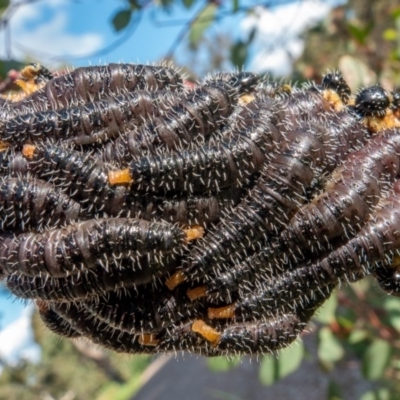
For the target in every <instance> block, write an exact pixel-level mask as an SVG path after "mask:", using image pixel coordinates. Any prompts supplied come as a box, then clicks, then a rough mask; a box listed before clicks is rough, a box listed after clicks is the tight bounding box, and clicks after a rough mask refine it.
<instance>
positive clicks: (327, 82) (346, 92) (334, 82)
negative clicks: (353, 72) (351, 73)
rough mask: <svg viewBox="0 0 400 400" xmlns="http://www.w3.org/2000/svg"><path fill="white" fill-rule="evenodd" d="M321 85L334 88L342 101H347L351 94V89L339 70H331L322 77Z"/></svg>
mask: <svg viewBox="0 0 400 400" xmlns="http://www.w3.org/2000/svg"><path fill="white" fill-rule="evenodd" d="M321 87H322V88H323V89H332V90H334V91H335V92H336V93H337V94H338V95H339V97H340V99H341V100H342V101H343V103H347V102H348V101H349V99H350V96H351V90H350V87H349V85H348V84H347V82H346V81H345V80H344V78H343V75H342V74H341V73H340V72H333V73H330V74H327V75H325V76H324V77H323V79H322V83H321Z"/></svg>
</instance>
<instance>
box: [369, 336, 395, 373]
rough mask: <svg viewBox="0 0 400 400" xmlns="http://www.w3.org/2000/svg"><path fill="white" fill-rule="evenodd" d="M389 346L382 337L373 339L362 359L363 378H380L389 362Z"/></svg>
mask: <svg viewBox="0 0 400 400" xmlns="http://www.w3.org/2000/svg"><path fill="white" fill-rule="evenodd" d="M391 351H392V349H391V347H390V344H389V343H388V342H386V341H385V340H382V339H376V340H374V341H373V342H372V343H371V344H370V345H369V346H368V348H367V350H366V351H365V353H364V357H363V361H362V372H363V375H364V376H365V378H367V379H370V380H377V379H380V378H382V376H383V373H384V372H385V369H386V367H387V365H388V363H389V360H390V355H391Z"/></svg>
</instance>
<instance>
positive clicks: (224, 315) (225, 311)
mask: <svg viewBox="0 0 400 400" xmlns="http://www.w3.org/2000/svg"><path fill="white" fill-rule="evenodd" d="M234 316H235V304H229V306H224V307H219V308H209V309H208V318H210V319H230V318H233V317H234Z"/></svg>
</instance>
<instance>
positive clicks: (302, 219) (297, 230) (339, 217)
mask: <svg viewBox="0 0 400 400" xmlns="http://www.w3.org/2000/svg"><path fill="white" fill-rule="evenodd" d="M399 154H400V135H399V132H398V131H397V130H393V131H387V132H384V133H382V134H381V135H380V136H379V137H377V138H374V139H371V140H370V141H369V142H368V143H367V144H366V146H365V147H363V148H362V149H361V150H359V151H356V152H354V153H352V154H351V155H350V156H349V157H348V158H347V160H346V161H345V162H344V164H343V165H342V166H341V167H340V168H338V169H337V170H336V171H334V172H333V174H332V176H331V177H330V182H329V183H328V185H327V187H326V190H325V191H324V192H323V193H322V194H321V195H319V196H317V197H316V198H314V199H313V200H312V202H311V203H309V204H306V205H305V206H303V207H302V208H301V209H300V210H299V212H298V213H297V214H296V215H295V216H294V217H293V218H292V220H291V221H290V223H289V224H288V227H287V229H286V231H285V232H283V234H282V248H287V246H288V245H289V246H290V248H292V249H293V252H294V257H296V258H300V259H301V258H302V257H304V254H303V250H309V252H311V253H318V252H321V251H323V250H324V249H325V250H326V249H327V247H329V244H330V243H331V242H332V240H333V239H335V238H338V237H343V236H345V237H347V238H349V237H352V236H354V235H355V234H356V233H357V232H358V231H359V230H360V228H361V226H362V225H363V223H364V221H365V219H366V218H367V216H368V214H369V212H370V210H371V208H372V207H373V206H374V205H375V204H376V203H377V202H378V201H379V198H380V197H381V193H382V191H385V189H386V190H387V189H388V187H389V185H390V184H391V183H392V182H393V181H394V179H395V177H396V176H398V174H399V168H400V158H399ZM321 238H322V239H323V240H321Z"/></svg>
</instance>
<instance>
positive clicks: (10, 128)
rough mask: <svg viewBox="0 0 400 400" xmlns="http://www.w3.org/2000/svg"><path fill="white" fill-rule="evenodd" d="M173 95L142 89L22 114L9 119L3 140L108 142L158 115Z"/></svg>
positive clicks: (82, 143)
mask: <svg viewBox="0 0 400 400" xmlns="http://www.w3.org/2000/svg"><path fill="white" fill-rule="evenodd" d="M173 96H174V92H169V91H155V92H148V91H143V90H138V91H135V92H131V93H125V94H120V95H115V96H114V97H107V98H105V99H102V100H98V101H96V102H90V103H85V104H84V105H81V106H75V107H69V108H62V109H59V110H55V111H52V110H50V111H35V112H32V113H28V114H21V115H17V116H15V117H14V118H10V119H9V120H7V121H6V122H5V124H4V126H2V127H1V130H0V132H1V134H0V139H1V140H2V141H4V142H6V143H8V144H11V145H14V146H21V145H22V144H25V143H36V142H38V141H40V140H46V139H53V140H62V141H64V142H65V141H67V142H73V143H74V144H75V145H87V144H91V143H95V142H104V141H106V140H108V139H110V138H114V137H115V136H117V135H118V134H120V133H121V132H123V131H126V130H128V129H129V127H131V128H132V127H133V126H139V125H141V123H142V122H143V121H145V120H146V119H148V118H149V117H150V116H155V115H158V113H159V110H160V109H162V103H163V102H165V101H166V100H168V101H171V98H173ZM175 96H176V94H175Z"/></svg>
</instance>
